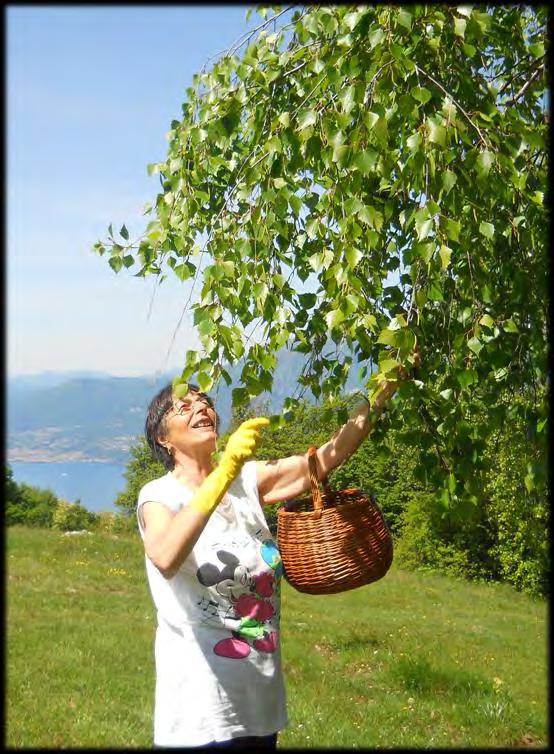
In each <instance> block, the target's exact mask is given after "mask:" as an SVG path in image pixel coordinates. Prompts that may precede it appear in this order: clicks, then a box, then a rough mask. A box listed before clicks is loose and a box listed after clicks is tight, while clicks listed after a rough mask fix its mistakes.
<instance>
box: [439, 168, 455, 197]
mask: <svg viewBox="0 0 554 754" xmlns="http://www.w3.org/2000/svg"><path fill="white" fill-rule="evenodd" d="M457 180H458V177H457V176H456V173H453V172H452V170H445V171H444V173H443V174H442V185H443V187H444V190H445V191H446V195H447V196H448V194H449V193H450V191H451V190H452V188H453V187H454V186H455V185H456V182H457Z"/></svg>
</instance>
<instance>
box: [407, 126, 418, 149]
mask: <svg viewBox="0 0 554 754" xmlns="http://www.w3.org/2000/svg"><path fill="white" fill-rule="evenodd" d="M406 144H407V145H408V149H409V150H410V152H412V153H413V152H417V150H418V149H419V146H420V144H421V134H420V133H419V131H416V132H415V134H412V135H411V136H409V137H408V138H407V139H406Z"/></svg>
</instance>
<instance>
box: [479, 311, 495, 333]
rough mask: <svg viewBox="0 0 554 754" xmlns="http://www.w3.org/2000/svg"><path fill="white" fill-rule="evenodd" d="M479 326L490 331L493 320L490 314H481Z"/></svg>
mask: <svg viewBox="0 0 554 754" xmlns="http://www.w3.org/2000/svg"><path fill="white" fill-rule="evenodd" d="M479 324H480V325H483V327H488V328H489V330H492V328H493V327H494V319H493V318H492V317H491V316H490V314H483V316H482V317H481V319H480V320H479Z"/></svg>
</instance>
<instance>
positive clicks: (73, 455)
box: [6, 350, 359, 464]
mask: <svg viewBox="0 0 554 754" xmlns="http://www.w3.org/2000/svg"><path fill="white" fill-rule="evenodd" d="M304 360H305V357H304V355H302V354H299V353H295V352H292V351H286V350H283V351H281V352H280V354H279V356H278V362H277V367H276V370H275V373H274V380H273V390H272V392H271V395H269V394H263V395H262V396H260V397H261V399H268V400H269V401H270V407H271V410H272V411H273V412H277V411H279V410H280V409H281V407H282V405H283V401H284V399H285V397H286V396H287V395H290V394H292V393H293V392H294V389H295V386H296V381H297V378H298V375H299V374H300V370H301V369H302V366H303V364H304ZM356 371H357V370H356V369H355V368H354V369H352V370H351V375H350V378H349V380H348V383H347V389H348V390H351V389H355V388H357V387H359V385H358V384H357V383H356V379H355V373H356ZM230 372H231V376H232V377H233V386H237V385H238V375H239V373H240V366H237V367H235V368H234V369H232V370H230ZM352 373H354V374H352ZM174 376H175V372H171V373H164V374H162V375H160V376H159V377H158V378H157V379H154V378H152V377H114V376H113V375H109V374H105V373H102V372H70V373H67V372H65V373H63V372H59V373H58V372H44V373H42V374H36V375H25V376H20V377H12V378H8V380H7V384H6V387H7V395H6V397H7V411H6V419H7V427H6V428H7V435H8V436H7V460H8V462H9V461H85V460H89V461H98V462H107V463H121V464H125V463H126V462H127V460H128V457H129V448H130V447H131V445H133V444H135V442H136V439H137V436H138V435H142V433H143V432H144V420H145V418H146V411H147V408H148V404H149V402H150V401H151V400H152V398H153V397H154V395H155V394H156V393H157V392H158V390H160V389H161V388H162V387H163V386H164V385H166V384H167V383H168V382H170V381H171V379H172V378H173V377H174ZM231 389H232V387H228V386H227V385H226V384H225V383H222V384H221V385H220V387H219V391H218V392H217V393H216V392H215V391H212V395H213V396H214V397H215V398H216V400H217V410H218V412H219V415H220V417H221V425H222V431H223V432H225V431H226V428H227V427H228V423H229V419H230V417H231Z"/></svg>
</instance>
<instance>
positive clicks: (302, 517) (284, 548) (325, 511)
mask: <svg viewBox="0 0 554 754" xmlns="http://www.w3.org/2000/svg"><path fill="white" fill-rule="evenodd" d="M308 464H309V469H310V481H311V485H312V497H306V498H302V499H300V500H294V501H290V502H288V503H286V504H285V506H283V507H282V508H280V509H279V511H278V514H277V517H278V535H277V541H278V545H279V551H280V553H281V558H282V560H283V567H284V575H285V578H286V579H287V581H288V582H289V583H290V584H291V585H292V586H293V587H294V588H295V589H297V590H298V591H299V592H306V593H307V594H335V593H336V592H346V591H347V590H349V589H356V588H357V587H359V586H364V585H365V584H370V583H371V582H373V581H377V580H378V579H381V578H383V576H384V575H385V574H386V573H387V571H388V570H389V568H390V565H391V563H392V550H393V547H392V537H391V534H390V531H389V528H388V527H387V524H386V522H385V519H384V518H383V514H382V513H381V510H380V508H379V506H378V505H377V503H376V502H375V500H374V499H373V498H372V497H371V496H370V497H368V496H367V495H366V494H364V493H363V492H362V490H359V489H354V488H352V489H347V490H340V491H333V490H331V489H330V487H329V484H328V481H327V479H326V478H325V479H322V480H321V483H322V485H323V488H324V493H321V491H320V489H319V484H318V479H317V468H316V448H310V449H309V451H308Z"/></svg>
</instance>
